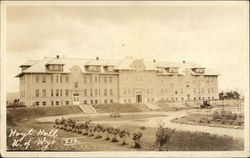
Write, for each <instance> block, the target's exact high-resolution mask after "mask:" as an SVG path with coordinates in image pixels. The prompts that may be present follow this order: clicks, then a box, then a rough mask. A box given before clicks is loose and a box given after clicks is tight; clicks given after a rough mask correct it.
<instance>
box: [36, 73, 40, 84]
mask: <svg viewBox="0 0 250 158" xmlns="http://www.w3.org/2000/svg"><path fill="white" fill-rule="evenodd" d="M36 83H39V76H38V75H37V76H36Z"/></svg>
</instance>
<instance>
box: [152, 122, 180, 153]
mask: <svg viewBox="0 0 250 158" xmlns="http://www.w3.org/2000/svg"><path fill="white" fill-rule="evenodd" d="M173 132H175V130H174V129H170V128H163V126H162V125H160V126H159V127H158V129H157V132H156V144H158V145H159V151H162V147H163V146H164V145H166V144H167V143H168V142H169V140H170V138H171V136H172V134H173Z"/></svg>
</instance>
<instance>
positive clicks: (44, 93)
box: [43, 89, 46, 97]
mask: <svg viewBox="0 0 250 158" xmlns="http://www.w3.org/2000/svg"><path fill="white" fill-rule="evenodd" d="M43 97H46V89H43Z"/></svg>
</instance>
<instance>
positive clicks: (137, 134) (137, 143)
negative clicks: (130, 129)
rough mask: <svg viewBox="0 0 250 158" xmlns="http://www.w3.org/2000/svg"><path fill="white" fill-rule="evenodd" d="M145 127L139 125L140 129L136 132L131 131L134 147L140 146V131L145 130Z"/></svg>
mask: <svg viewBox="0 0 250 158" xmlns="http://www.w3.org/2000/svg"><path fill="white" fill-rule="evenodd" d="M145 129H146V127H144V126H141V127H140V131H138V132H135V133H133V140H134V142H135V146H134V147H135V148H141V142H140V141H141V137H142V135H143V134H142V132H143V130H145Z"/></svg>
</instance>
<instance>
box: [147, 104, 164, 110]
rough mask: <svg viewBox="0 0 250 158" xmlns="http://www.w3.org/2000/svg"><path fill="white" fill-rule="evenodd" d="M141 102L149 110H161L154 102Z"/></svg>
mask: <svg viewBox="0 0 250 158" xmlns="http://www.w3.org/2000/svg"><path fill="white" fill-rule="evenodd" d="M143 104H144V105H145V106H147V107H148V108H149V109H151V110H161V107H160V106H159V105H157V104H156V103H149V102H144V103H143Z"/></svg>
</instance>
